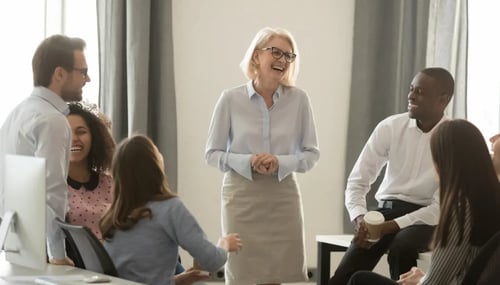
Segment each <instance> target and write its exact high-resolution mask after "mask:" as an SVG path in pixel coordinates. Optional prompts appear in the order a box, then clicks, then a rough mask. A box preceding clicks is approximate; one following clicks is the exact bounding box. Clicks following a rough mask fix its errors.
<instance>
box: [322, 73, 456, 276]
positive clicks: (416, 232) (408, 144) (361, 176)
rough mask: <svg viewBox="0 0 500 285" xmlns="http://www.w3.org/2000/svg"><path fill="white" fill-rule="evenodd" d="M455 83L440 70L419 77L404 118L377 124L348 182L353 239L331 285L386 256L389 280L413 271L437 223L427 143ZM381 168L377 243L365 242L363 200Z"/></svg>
mask: <svg viewBox="0 0 500 285" xmlns="http://www.w3.org/2000/svg"><path fill="white" fill-rule="evenodd" d="M453 90H454V80H453V77H452V76H451V74H450V73H449V72H448V71H447V70H445V69H443V68H426V69H423V70H421V71H420V72H418V73H417V74H416V75H415V77H414V78H413V81H412V82H411V85H410V92H409V93H408V112H407V113H403V114H397V115H393V116H390V117H388V118H386V119H384V120H383V121H382V122H380V123H379V124H378V125H377V127H376V128H375V130H374V131H373V133H372V134H371V136H370V138H369V139H368V141H367V143H366V145H365V147H364V148H363V150H362V151H361V154H360V156H359V158H358V160H357V161H356V164H355V165H354V167H353V169H352V172H351V174H350V176H349V179H348V181H347V187H346V190H345V204H346V207H347V210H348V212H349V216H350V218H351V221H352V222H353V224H354V228H355V235H354V239H353V241H352V243H351V245H350V247H349V248H348V250H347V252H346V253H345V255H344V257H343V258H342V260H341V262H340V264H339V266H338V268H337V270H336V272H335V274H334V276H333V277H332V278H331V279H330V282H329V284H330V285H334V284H335V285H337V284H346V283H347V282H348V280H349V278H350V276H351V275H352V274H354V273H355V272H356V271H359V270H372V269H373V268H374V267H375V265H376V264H377V263H378V261H379V260H380V258H381V257H382V255H383V254H384V253H386V252H388V261H389V267H390V273H391V278H392V279H394V280H397V279H399V275H400V274H403V273H406V272H407V271H409V270H410V269H411V268H412V266H416V264H417V263H416V260H417V258H418V254H419V252H422V251H426V250H428V244H429V242H430V240H431V238H432V234H433V231H434V226H435V225H436V224H437V222H438V219H439V202H438V198H439V197H438V191H437V189H438V181H437V176H436V174H435V173H434V167H433V162H432V157H431V152H430V144H429V139H430V136H431V133H432V131H433V130H434V129H435V127H436V125H438V124H439V123H440V122H442V121H444V120H446V118H445V116H444V110H445V109H446V106H447V105H448V103H449V101H450V99H451V97H452V96H453ZM384 166H386V172H385V176H384V179H383V181H382V183H381V185H380V187H379V188H378V190H377V193H376V194H375V198H376V199H377V201H378V209H377V211H379V212H381V213H382V214H383V215H384V217H385V222H384V224H383V227H382V235H383V236H382V237H381V239H380V240H379V241H378V242H374V243H372V242H369V241H368V239H369V235H368V232H367V230H366V226H365V224H364V222H363V217H364V214H365V213H366V212H367V207H366V194H367V193H368V192H369V191H370V188H371V184H372V183H373V182H374V181H375V180H376V178H377V177H378V176H379V174H380V172H381V170H382V168H383V167H384Z"/></svg>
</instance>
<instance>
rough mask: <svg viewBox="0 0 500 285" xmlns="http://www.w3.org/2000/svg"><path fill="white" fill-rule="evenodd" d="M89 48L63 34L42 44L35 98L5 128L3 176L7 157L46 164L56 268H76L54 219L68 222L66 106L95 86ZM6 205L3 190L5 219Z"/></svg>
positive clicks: (0, 155) (1, 132)
mask: <svg viewBox="0 0 500 285" xmlns="http://www.w3.org/2000/svg"><path fill="white" fill-rule="evenodd" d="M84 48H85V42H84V41H83V40H82V39H79V38H69V37H67V36H64V35H54V36H51V37H48V38H46V39H45V40H43V41H42V42H41V43H40V45H39V46H38V48H37V49H36V51H35V54H34V56H33V60H32V67H33V81H34V82H33V85H34V88H33V91H32V93H31V96H29V97H28V98H26V99H25V100H24V101H22V102H21V103H20V104H19V105H17V106H16V107H15V108H14V109H13V110H12V112H11V113H10V114H9V116H8V117H7V119H6V120H5V123H4V124H3V126H2V128H1V129H0V175H1V174H2V173H3V159H4V156H5V154H18V155H27V156H35V157H42V158H45V159H46V167H47V178H46V181H47V182H46V183H47V242H48V254H49V261H50V263H53V264H72V262H71V260H69V259H68V258H67V257H66V254H65V250H64V237H63V234H62V232H61V230H60V229H59V227H58V225H57V224H56V223H55V218H56V217H59V218H61V219H62V220H64V218H65V214H66V196H67V191H68V190H67V189H68V188H67V187H68V186H67V184H66V177H67V175H68V164H69V154H70V144H71V128H70V127H69V124H68V121H67V120H66V115H67V114H68V112H69V110H68V106H67V105H66V102H68V101H80V100H81V99H82V88H83V86H84V85H85V84H86V83H87V82H89V81H90V77H89V76H88V74H87V62H86V60H85V55H84V52H83V50H84ZM26 179H30V177H26ZM0 181H2V179H1V177H0ZM0 186H1V185H0ZM26 199H30V197H26ZM3 206H4V205H3V189H0V215H2V214H3Z"/></svg>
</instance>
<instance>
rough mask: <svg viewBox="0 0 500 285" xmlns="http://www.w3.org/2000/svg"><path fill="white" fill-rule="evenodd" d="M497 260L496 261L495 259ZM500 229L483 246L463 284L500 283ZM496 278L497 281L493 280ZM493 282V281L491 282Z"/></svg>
mask: <svg viewBox="0 0 500 285" xmlns="http://www.w3.org/2000/svg"><path fill="white" fill-rule="evenodd" d="M495 260H496V261H495ZM498 260H500V231H498V232H497V233H496V234H494V235H493V236H492V237H491V238H490V239H489V240H488V241H487V242H486V243H485V244H484V245H483V247H482V248H481V250H480V251H479V254H478V255H477V256H476V258H474V260H473V261H472V263H471V265H470V266H469V269H468V270H467V272H466V273H465V276H464V281H463V283H462V284H464V285H470V284H479V282H480V281H486V280H489V281H488V282H487V283H481V284H500V283H498V282H500V265H499V263H498ZM486 275H488V276H486ZM493 280H496V281H493ZM491 282H493V283H491Z"/></svg>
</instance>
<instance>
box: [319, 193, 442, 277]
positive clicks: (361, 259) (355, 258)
mask: <svg viewBox="0 0 500 285" xmlns="http://www.w3.org/2000/svg"><path fill="white" fill-rule="evenodd" d="M390 207H391V208H378V209H377V211H379V212H381V213H382V214H383V215H384V217H385V220H386V221H388V220H393V219H395V218H397V217H400V216H403V215H405V214H407V213H411V212H414V211H416V210H418V209H419V208H421V207H422V206H419V205H415V204H411V203H406V202H402V201H394V203H391V205H390ZM433 232H434V226H428V225H415V226H409V227H406V228H404V229H401V230H400V231H399V232H397V233H396V234H391V235H385V236H384V237H382V238H381V239H380V241H379V242H377V243H375V244H374V245H373V246H372V247H370V248H369V249H365V248H361V247H358V246H356V245H355V244H354V243H351V245H350V246H349V248H348V249H347V251H346V252H345V254H344V257H343V258H342V260H341V261H340V264H339V266H338V267H337V270H336V271H335V274H334V275H333V277H332V278H331V279H330V281H329V282H328V285H345V284H347V282H348V281H349V278H351V276H352V275H353V274H354V273H355V272H357V271H360V270H369V271H371V270H373V268H374V267H375V266H376V265H377V263H378V262H379V260H380V258H381V257H382V256H383V255H384V254H385V253H386V252H387V255H388V257H387V261H388V262H389V270H390V274H391V278H392V279H393V280H398V279H399V275H401V274H403V273H406V272H408V271H409V270H410V269H411V268H412V267H413V266H416V265H417V259H418V254H419V253H420V252H424V251H428V250H429V243H430V241H431V239H432V235H433Z"/></svg>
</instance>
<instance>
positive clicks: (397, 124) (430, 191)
mask: <svg viewBox="0 0 500 285" xmlns="http://www.w3.org/2000/svg"><path fill="white" fill-rule="evenodd" d="M445 119H446V118H445V117H443V118H442V119H441V121H440V122H439V123H441V122H442V121H444V120H445ZM439 123H438V124H439ZM435 129H436V127H434V128H433V129H432V130H431V131H429V132H427V133H424V132H422V130H420V129H419V128H418V126H417V123H416V120H415V119H410V117H409V115H408V113H403V114H398V115H393V116H390V117H388V118H386V119H384V120H383V121H381V122H380V123H379V124H378V125H377V127H376V128H375V130H374V131H373V133H372V134H371V135H370V138H369V139H368V141H367V143H366V145H365V146H364V148H363V150H362V151H361V154H360V155H359V158H358V160H357V161H356V164H355V165H354V167H353V169H352V171H351V174H350V175H349V178H348V181H347V188H346V190H345V191H346V192H345V194H346V195H345V204H346V207H347V210H348V212H349V216H350V218H351V220H354V219H355V218H356V217H357V216H359V215H362V214H365V213H366V212H367V207H366V194H367V193H368V191H370V187H371V185H372V183H373V182H375V180H376V179H377V177H378V176H379V174H380V171H381V170H382V168H383V167H384V165H386V164H387V167H386V171H385V176H384V179H383V181H382V183H381V184H380V187H379V189H378V190H377V193H376V194H375V199H377V201H381V200H390V199H397V200H401V201H406V202H410V203H414V204H418V205H422V206H425V207H422V208H420V209H419V210H417V211H414V212H412V213H409V214H406V215H404V216H401V217H399V218H396V219H395V220H394V221H395V222H396V223H397V224H398V226H399V227H400V228H405V227H407V226H410V225H416V224H427V225H436V224H437V223H438V220H439V191H437V190H438V188H439V182H438V176H437V174H436V172H435V170H434V164H433V161H432V155H431V151H430V142H429V141H430V136H431V134H432V131H433V130H435Z"/></svg>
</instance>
